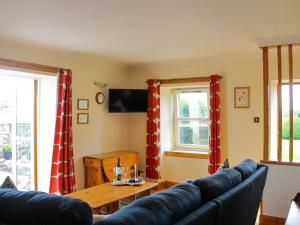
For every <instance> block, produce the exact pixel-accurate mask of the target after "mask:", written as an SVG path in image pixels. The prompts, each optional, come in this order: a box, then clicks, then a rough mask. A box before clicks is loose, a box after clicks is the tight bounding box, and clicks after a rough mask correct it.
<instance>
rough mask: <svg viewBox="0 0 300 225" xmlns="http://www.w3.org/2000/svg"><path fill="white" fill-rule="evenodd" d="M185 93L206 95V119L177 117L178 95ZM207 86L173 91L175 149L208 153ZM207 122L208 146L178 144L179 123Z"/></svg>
mask: <svg viewBox="0 0 300 225" xmlns="http://www.w3.org/2000/svg"><path fill="white" fill-rule="evenodd" d="M185 92H202V93H203V92H205V93H207V107H208V114H207V118H204V117H191V118H185V117H179V104H178V103H179V95H180V93H185ZM209 98H210V96H209V86H204V87H195V88H180V89H176V90H174V91H173V101H174V105H173V118H174V122H173V124H174V145H175V148H176V149H180V150H186V151H201V152H208V151H209V134H210V126H209V112H210V104H209ZM202 119H207V120H208V144H207V145H197V144H180V143H179V129H178V126H179V121H182V120H198V121H200V120H202Z"/></svg>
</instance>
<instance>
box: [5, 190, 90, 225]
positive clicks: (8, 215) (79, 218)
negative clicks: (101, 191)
mask: <svg viewBox="0 0 300 225" xmlns="http://www.w3.org/2000/svg"><path fill="white" fill-rule="evenodd" d="M0 209H1V210H0V223H1V222H2V223H4V224H12V225H24V224H28V225H41V224H43V225H54V224H55V225H67V224H72V225H91V224H92V210H91V208H90V207H89V205H88V204H87V203H85V202H83V201H81V200H78V199H74V198H70V197H64V196H57V195H52V194H47V193H43V192H33V191H30V192H23V191H17V190H12V189H0Z"/></svg>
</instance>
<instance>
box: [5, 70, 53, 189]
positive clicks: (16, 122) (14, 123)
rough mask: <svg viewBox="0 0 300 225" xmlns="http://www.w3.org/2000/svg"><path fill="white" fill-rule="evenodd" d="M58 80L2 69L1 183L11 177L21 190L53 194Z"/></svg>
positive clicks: (51, 77)
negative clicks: (52, 162) (53, 147)
mask: <svg viewBox="0 0 300 225" xmlns="http://www.w3.org/2000/svg"><path fill="white" fill-rule="evenodd" d="M56 80H57V78H56V76H46V75H39V74H32V73H24V72H18V71H11V70H3V69H0V184H1V183H2V182H3V180H4V179H5V178H6V176H10V177H11V179H12V180H13V181H14V183H15V184H16V186H17V188H18V189H19V190H26V191H28V190H35V189H37V190H40V191H49V180H50V165H51V157H52V155H51V153H52V146H53V137H54V135H53V134H54V126H55V109H56V107H55V105H56V104H55V101H56ZM41 99H43V101H41ZM35 143H36V144H35ZM39 146H42V147H41V148H39ZM39 150H40V151H39Z"/></svg>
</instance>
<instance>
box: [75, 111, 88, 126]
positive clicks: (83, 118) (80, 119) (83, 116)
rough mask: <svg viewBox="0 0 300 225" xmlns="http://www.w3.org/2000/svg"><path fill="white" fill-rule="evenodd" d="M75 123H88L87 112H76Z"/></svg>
mask: <svg viewBox="0 0 300 225" xmlns="http://www.w3.org/2000/svg"><path fill="white" fill-rule="evenodd" d="M77 123H78V124H88V123H89V114H88V113H77Z"/></svg>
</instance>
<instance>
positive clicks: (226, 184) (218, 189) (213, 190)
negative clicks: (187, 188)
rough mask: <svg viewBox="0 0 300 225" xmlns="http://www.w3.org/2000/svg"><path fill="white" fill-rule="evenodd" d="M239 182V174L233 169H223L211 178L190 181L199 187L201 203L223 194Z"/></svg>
mask: <svg viewBox="0 0 300 225" xmlns="http://www.w3.org/2000/svg"><path fill="white" fill-rule="evenodd" d="M240 182H241V174H240V173H239V172H238V171H236V170H234V169H223V170H221V171H219V172H217V173H215V174H214V175H212V176H208V177H205V178H201V179H198V180H194V181H192V184H193V185H196V186H197V187H199V189H200V192H201V200H202V203H206V202H208V201H210V200H212V199H214V198H216V197H217V196H219V195H221V194H223V193H224V192H226V191H228V190H229V189H231V188H233V187H234V186H236V185H238V184H239V183H240Z"/></svg>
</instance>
